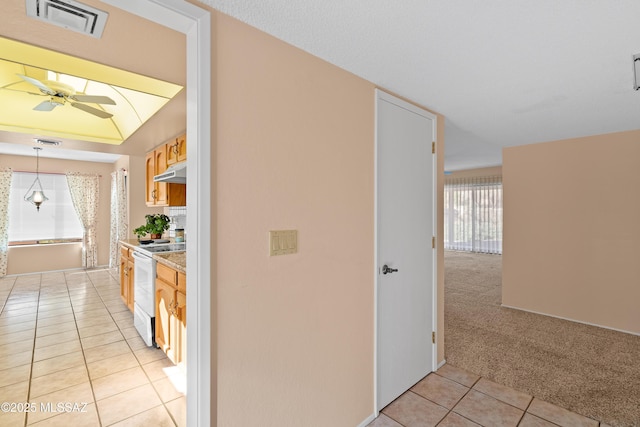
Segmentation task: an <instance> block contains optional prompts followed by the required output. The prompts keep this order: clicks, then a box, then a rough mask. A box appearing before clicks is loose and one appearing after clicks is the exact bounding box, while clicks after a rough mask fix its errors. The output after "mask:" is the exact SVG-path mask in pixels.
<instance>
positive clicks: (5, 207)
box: [0, 168, 13, 277]
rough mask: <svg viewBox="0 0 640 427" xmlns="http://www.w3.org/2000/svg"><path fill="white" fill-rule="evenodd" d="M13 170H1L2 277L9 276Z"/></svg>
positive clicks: (0, 235) (0, 229)
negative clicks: (10, 208) (10, 197)
mask: <svg viewBox="0 0 640 427" xmlns="http://www.w3.org/2000/svg"><path fill="white" fill-rule="evenodd" d="M12 175H13V172H12V171H11V169H9V168H7V169H0V277H3V276H6V275H7V251H8V249H9V191H10V190H11V176H12Z"/></svg>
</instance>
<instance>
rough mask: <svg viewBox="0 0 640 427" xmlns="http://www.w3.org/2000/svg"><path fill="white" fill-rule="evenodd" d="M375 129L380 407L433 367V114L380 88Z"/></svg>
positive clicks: (378, 384)
mask: <svg viewBox="0 0 640 427" xmlns="http://www.w3.org/2000/svg"><path fill="white" fill-rule="evenodd" d="M376 126H377V129H376V144H377V174H376V176H377V178H376V179H377V252H378V253H377V268H378V275H377V360H376V364H377V368H376V369H377V408H378V410H380V409H382V408H383V407H385V406H386V405H388V404H389V403H390V402H391V401H393V400H394V399H395V398H396V397H398V396H400V395H401V394H402V393H404V392H405V391H406V390H408V389H409V388H410V387H411V386H412V385H414V384H415V383H416V382H418V381H419V380H420V379H421V378H423V377H424V376H425V375H427V374H428V373H429V372H431V371H432V368H433V360H434V355H433V353H434V348H435V346H434V345H433V343H432V331H434V320H433V319H434V314H435V313H434V308H433V307H434V305H433V301H434V286H435V257H436V251H435V249H433V248H432V238H433V237H434V236H435V226H434V224H435V178H434V170H435V160H434V158H435V155H434V154H433V153H432V142H433V141H435V116H434V115H432V114H431V113H429V112H427V111H424V110H422V109H419V108H417V107H415V106H413V105H411V104H408V103H406V102H404V101H402V100H399V99H397V98H395V97H392V96H390V95H388V94H386V93H384V92H380V91H377V96H376ZM385 266H386V267H385ZM385 272H386V274H385Z"/></svg>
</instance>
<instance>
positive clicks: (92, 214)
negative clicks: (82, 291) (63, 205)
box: [66, 172, 100, 268]
mask: <svg viewBox="0 0 640 427" xmlns="http://www.w3.org/2000/svg"><path fill="white" fill-rule="evenodd" d="M66 175H67V183H68V184H69V192H70V193H71V199H72V200H73V207H74V208H75V210H76V213H77V214H78V218H79V219H80V222H81V223H82V228H83V229H84V233H83V236H82V267H84V268H93V267H95V266H97V264H98V245H97V242H96V222H97V217H98V196H99V188H100V185H99V184H100V176H99V175H98V174H83V173H79V172H67V174H66Z"/></svg>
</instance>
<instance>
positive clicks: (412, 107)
mask: <svg viewBox="0 0 640 427" xmlns="http://www.w3.org/2000/svg"><path fill="white" fill-rule="evenodd" d="M374 96H375V119H374V123H375V137H374V224H375V226H374V248H373V260H374V261H373V265H374V301H373V313H374V316H373V317H374V324H373V330H374V337H373V387H374V389H373V408H374V414H375V416H376V417H377V416H378V414H379V413H380V409H382V408H378V277H379V274H378V271H379V269H380V268H381V266H379V265H378V103H379V100H380V99H385V100H386V101H389V102H391V103H393V104H396V105H399V106H401V107H402V108H406V109H408V110H409V111H414V112H416V113H418V114H420V115H423V116H427V117H429V118H430V119H431V120H433V135H432V138H433V139H432V141H433V142H437V135H438V129H437V123H438V120H437V116H436V115H435V114H433V113H431V112H429V111H427V110H424V109H422V108H419V107H417V106H415V105H413V104H410V103H408V102H406V101H403V100H401V99H399V98H396V97H395V96H393V95H390V94H388V93H386V92H383V91H382V90H380V89H377V88H376V90H375V95H374ZM436 145H437V144H436ZM432 162H433V168H432V170H433V192H432V193H433V196H432V198H433V200H432V202H431V203H432V206H433V224H432V226H433V235H434V237H435V238H436V241H438V236H437V232H438V227H437V224H438V191H437V190H438V180H437V179H438V168H437V166H438V162H437V156H436V155H434V156H432ZM437 261H438V251H437V245H436V248H434V249H433V257H432V263H433V277H432V279H431V280H432V288H433V294H432V295H433V296H432V302H431V304H432V307H431V310H432V320H431V321H432V325H433V329H434V331H436V330H437V329H438V311H437V308H438V271H437V268H438V262H437ZM429 332H432V331H427V333H429ZM437 355H438V342H437V340H436V342H435V343H434V344H433V346H432V362H433V364H432V365H433V366H432V367H431V370H432V371H435V370H437V367H438V358H437Z"/></svg>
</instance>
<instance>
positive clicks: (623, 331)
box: [500, 304, 640, 336]
mask: <svg viewBox="0 0 640 427" xmlns="http://www.w3.org/2000/svg"><path fill="white" fill-rule="evenodd" d="M500 306H501V307H504V308H510V309H512V310H519V311H526V312H527V313H533V314H539V315H541V316H548V317H555V318H556V319H561V320H568V321H569V322H575V323H581V324H583V325H588V326H595V327H598V328H602V329H609V330H610V331H616V332H622V333H625V334H629V335H635V336H640V333H639V332H631V331H626V330H624V329H618V328H612V327H610V326H604V325H598V324H596V323H589V322H583V321H582V320H576V319H571V318H569V317H562V316H555V315H553V314H549V313H543V312H541V311H534V310H527V309H524V308H519V307H513V306H510V305H504V304H500Z"/></svg>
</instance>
